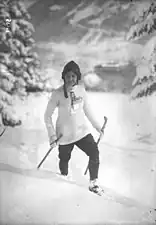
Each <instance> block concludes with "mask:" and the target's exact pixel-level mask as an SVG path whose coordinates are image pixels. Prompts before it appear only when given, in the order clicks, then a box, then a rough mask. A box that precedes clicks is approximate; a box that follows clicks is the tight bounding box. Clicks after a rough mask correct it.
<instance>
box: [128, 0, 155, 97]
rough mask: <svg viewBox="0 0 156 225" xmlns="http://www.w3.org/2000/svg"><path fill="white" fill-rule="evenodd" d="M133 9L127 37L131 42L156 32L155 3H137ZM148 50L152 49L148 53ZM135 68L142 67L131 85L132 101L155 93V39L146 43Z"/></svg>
mask: <svg viewBox="0 0 156 225" xmlns="http://www.w3.org/2000/svg"><path fill="white" fill-rule="evenodd" d="M134 7H135V10H134V11H133V12H132V14H131V18H132V20H133V25H132V26H131V28H130V30H129V32H128V35H127V39H128V40H132V41H135V40H138V39H140V38H147V36H149V35H152V34H153V33H154V32H155V30H156V2H155V1H153V0H152V1H150V0H149V1H144V2H138V3H135V5H134ZM150 46H151V47H150ZM149 48H152V49H151V50H150V51H149ZM137 67H138V69H139V68H141V67H142V72H139V73H137V75H136V77H135V79H134V81H133V83H132V85H133V90H132V93H131V97H132V99H136V98H140V97H143V96H148V95H151V94H152V93H153V92H155V91H156V39H155V38H151V39H150V40H149V41H148V42H147V43H146V45H145V47H144V51H143V54H142V56H141V60H140V62H139V65H137ZM144 69H145V70H144ZM143 70H144V71H143Z"/></svg>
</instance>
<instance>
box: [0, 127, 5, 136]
mask: <svg viewBox="0 0 156 225" xmlns="http://www.w3.org/2000/svg"><path fill="white" fill-rule="evenodd" d="M5 130H6V128H4V129H3V131H2V133H1V134H0V137H1V136H2V135H3V134H4V132H5Z"/></svg>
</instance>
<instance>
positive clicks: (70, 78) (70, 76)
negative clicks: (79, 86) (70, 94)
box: [64, 71, 77, 87]
mask: <svg viewBox="0 0 156 225" xmlns="http://www.w3.org/2000/svg"><path fill="white" fill-rule="evenodd" d="M64 81H65V84H66V85H67V87H72V86H74V85H75V84H76V83H77V75H76V74H75V73H74V72H73V71H69V72H67V73H66V75H65V78H64Z"/></svg>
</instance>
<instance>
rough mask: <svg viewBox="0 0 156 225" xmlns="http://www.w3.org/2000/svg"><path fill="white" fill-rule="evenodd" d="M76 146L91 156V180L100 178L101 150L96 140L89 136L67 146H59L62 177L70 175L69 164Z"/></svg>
mask: <svg viewBox="0 0 156 225" xmlns="http://www.w3.org/2000/svg"><path fill="white" fill-rule="evenodd" d="M74 145H76V146H77V147H79V148H80V149H81V150H82V151H83V152H85V153H86V154H87V155H88V156H89V174H90V180H94V179H96V178H98V171H99V150H98V146H97V144H96V142H95V141H94V138H93V136H92V135H91V134H88V135H87V136H85V137H84V138H82V139H80V140H79V141H76V142H74V143H70V144H67V145H59V159H60V161H59V168H60V171H61V174H62V175H67V174H68V162H69V160H70V158H71V153H72V150H73V148H74Z"/></svg>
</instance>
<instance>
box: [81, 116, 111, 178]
mask: <svg viewBox="0 0 156 225" xmlns="http://www.w3.org/2000/svg"><path fill="white" fill-rule="evenodd" d="M107 120H108V119H107V117H106V116H104V124H103V126H102V128H101V131H102V132H104V129H105V126H106V123H107ZM102 136H103V135H102V134H100V136H99V138H98V140H97V142H96V143H97V145H98V144H99V142H100V140H101V137H102ZM88 169H89V162H88V165H87V168H86V170H85V173H84V175H86V174H87V171H88Z"/></svg>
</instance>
